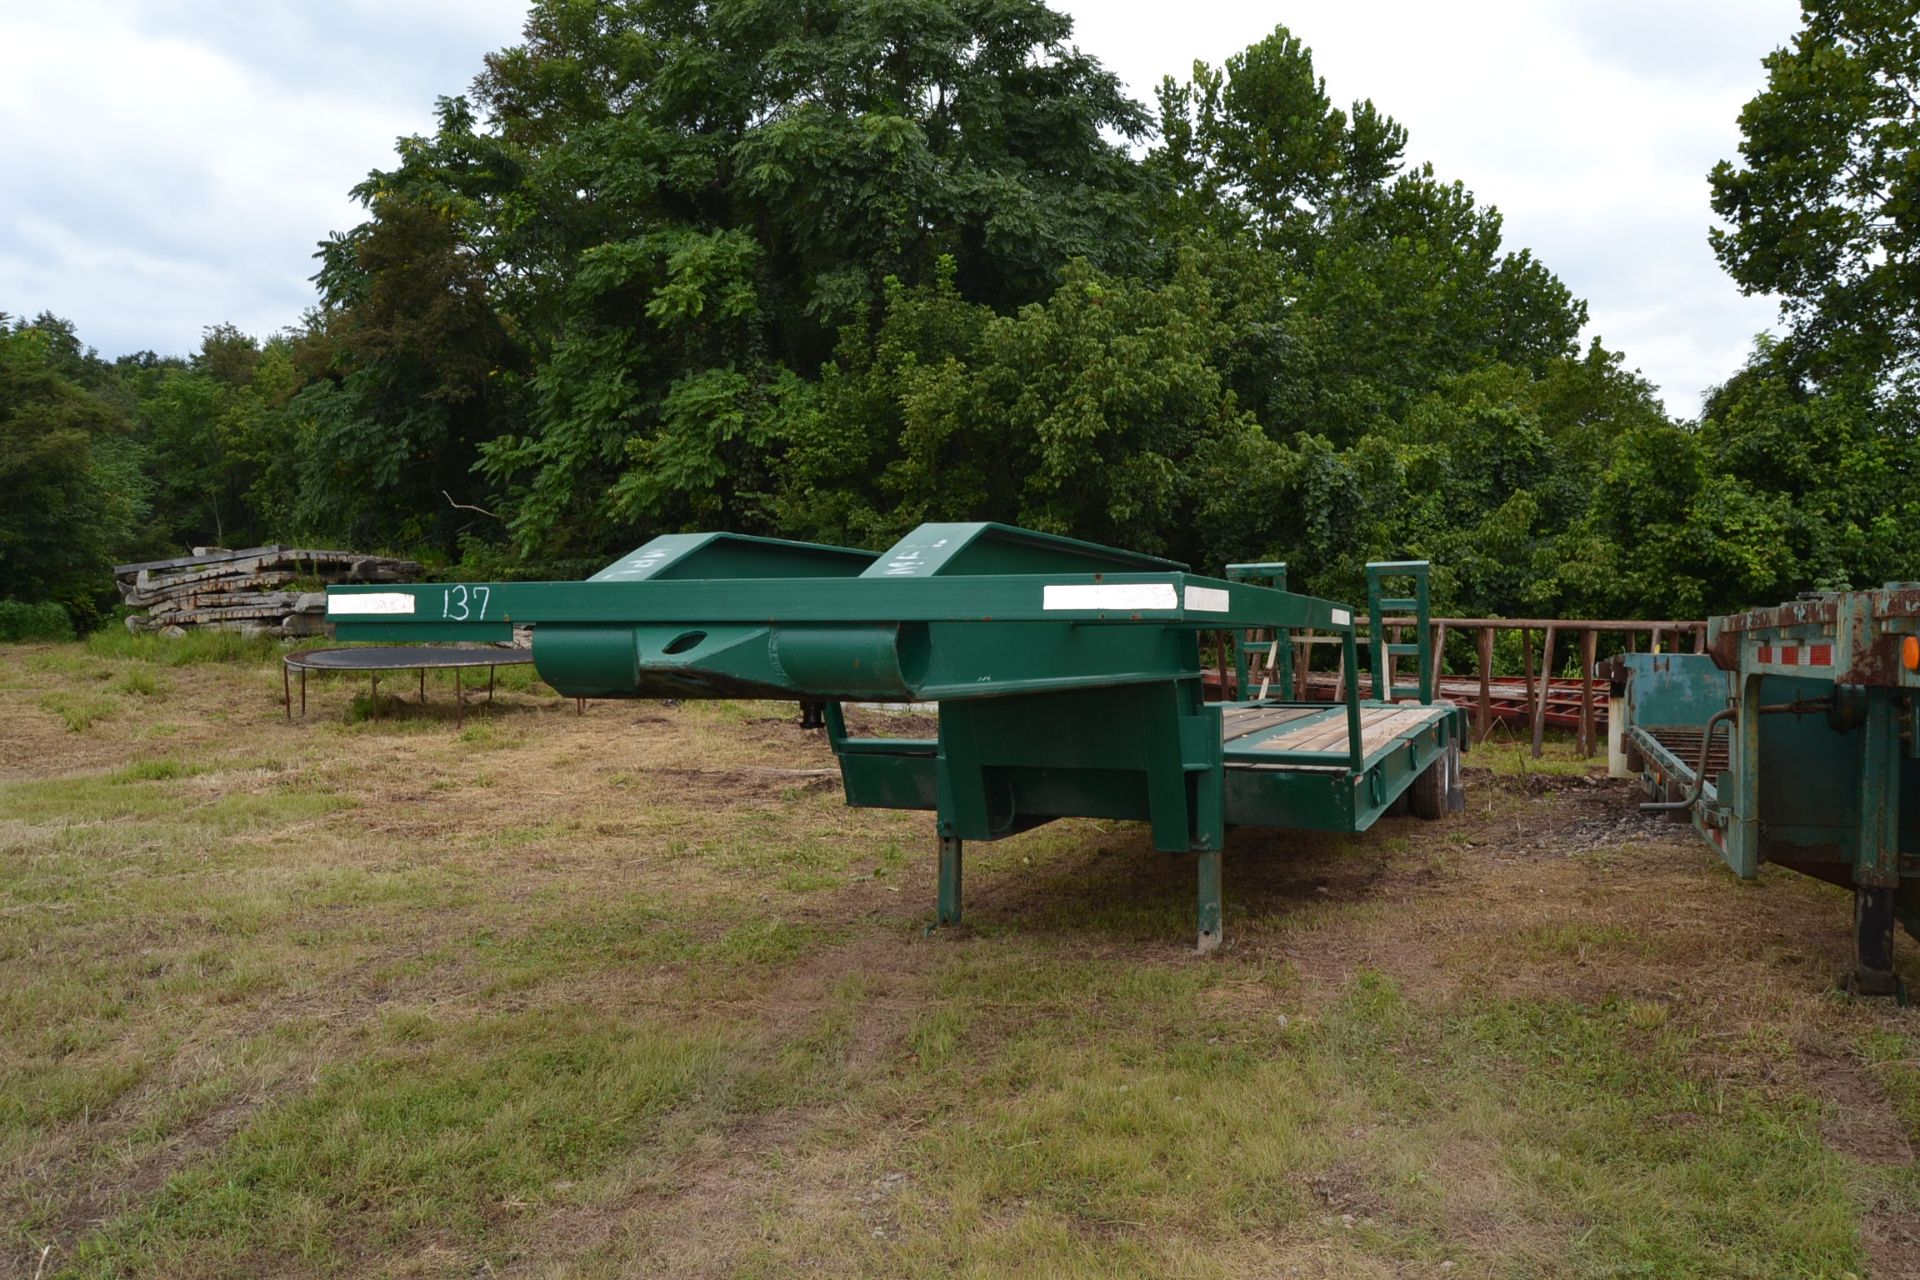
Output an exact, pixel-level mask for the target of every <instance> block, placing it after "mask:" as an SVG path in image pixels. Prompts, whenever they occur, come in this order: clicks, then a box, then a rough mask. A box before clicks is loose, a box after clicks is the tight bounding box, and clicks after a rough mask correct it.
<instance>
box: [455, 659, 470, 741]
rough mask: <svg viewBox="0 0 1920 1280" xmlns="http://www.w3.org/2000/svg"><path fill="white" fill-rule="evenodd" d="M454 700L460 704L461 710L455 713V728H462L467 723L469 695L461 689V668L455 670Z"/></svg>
mask: <svg viewBox="0 0 1920 1280" xmlns="http://www.w3.org/2000/svg"><path fill="white" fill-rule="evenodd" d="M453 700H454V701H455V702H456V703H458V704H459V710H457V711H455V712H454V713H453V727H454V728H456V729H458V728H462V727H464V726H465V725H466V723H467V695H466V691H465V690H464V689H462V688H461V687H460V668H458V667H455V668H454V669H453Z"/></svg>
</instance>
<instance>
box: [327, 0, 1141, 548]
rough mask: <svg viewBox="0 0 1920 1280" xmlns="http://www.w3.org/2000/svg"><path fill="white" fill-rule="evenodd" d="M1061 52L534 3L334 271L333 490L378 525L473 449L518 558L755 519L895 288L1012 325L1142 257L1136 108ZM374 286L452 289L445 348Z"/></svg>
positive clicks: (1029, 1)
mask: <svg viewBox="0 0 1920 1280" xmlns="http://www.w3.org/2000/svg"><path fill="white" fill-rule="evenodd" d="M1070 30H1071V21H1070V19H1068V18H1067V17H1065V16H1064V15H1061V14H1058V13H1055V12H1053V11H1052V10H1050V9H1048V8H1047V7H1046V5H1045V4H1044V3H1041V0H910V2H908V3H898V4H872V3H867V2H866V0H807V3H803V4H798V5H796V4H793V3H790V2H789V0H778V2H776V0H716V2H715V3H712V4H705V5H691V4H687V3H684V2H683V0H618V2H613V3H601V4H583V3H576V2H573V0H547V2H546V3H541V4H538V5H536V6H535V8H534V10H533V12H532V13H531V14H530V16H529V18H528V22H527V28H526V40H525V42H524V43H522V44H521V45H518V46H516V47H514V48H512V49H508V50H506V51H504V52H502V53H500V54H497V55H494V56H493V57H491V58H489V59H488V62H487V68H486V71H485V73H484V74H483V75H482V76H481V77H480V79H479V80H478V82H477V83H476V85H475V106H472V107H470V106H469V105H468V104H467V103H466V102H465V101H462V100H454V101H450V102H447V103H444V104H443V106H442V111H441V120H440V127H439V130H438V131H437V132H436V134H435V135H433V136H432V137H429V138H416V139H410V140H408V141H407V142H406V143H405V144H403V147H402V157H401V158H402V163H401V164H400V166H399V167H398V168H397V169H395V170H393V171H391V172H386V173H376V174H374V175H373V176H372V177H371V178H370V179H369V180H368V181H367V183H365V184H363V185H362V187H361V188H360V189H359V192H358V194H359V195H360V197H361V199H362V200H363V201H365V202H366V204H367V206H368V208H369V211H370V213H371V217H370V219H369V221H368V222H367V223H365V224H363V225H362V226H360V227H359V228H356V229H355V230H354V231H352V232H349V233H347V234H346V235H344V236H342V237H339V238H337V239H336V240H335V241H334V242H333V243H332V244H331V245H330V246H329V247H328V249H327V251H326V259H325V265H324V268H323V271H322V273H321V282H322V285H323V288H324V290H325V294H326V300H327V310H328V314H327V316H326V317H325V319H324V327H325V329H326V331H327V333H328V334H329V336H330V337H331V338H332V340H333V343H334V348H335V350H336V351H338V352H339V353H341V354H340V355H339V357H338V358H337V360H336V364H335V369H334V377H333V381H334V384H335V389H334V390H331V391H316V392H314V393H312V395H310V396H309V397H308V398H307V399H308V404H307V407H308V408H309V409H310V410H311V412H312V423H313V430H314V432H315V435H316V438H317V439H319V440H323V441H330V442H333V443H334V444H335V445H336V446H337V447H335V448H333V449H332V450H331V454H332V456H333V457H334V458H335V459H337V462H336V466H337V468H338V471H339V477H340V480H341V481H342V482H343V483H342V484H341V485H340V486H338V487H339V488H340V489H341V491H342V492H343V493H344V492H347V491H351V490H352V489H355V488H357V490H358V491H359V492H363V493H371V494H378V495H380V497H379V501H380V502H383V503H384V504H385V506H386V508H387V509H389V510H391V509H392V508H393V506H394V505H395V502H396V500H398V501H399V502H402V503H404V502H408V501H412V500H414V498H415V488H416V486H414V485H411V484H408V483H404V482H399V481H396V479H395V477H397V476H400V475H401V474H403V473H404V471H405V466H404V465H403V464H404V462H405V460H406V459H407V458H408V457H419V458H421V459H422V460H424V459H426V458H435V459H441V458H444V459H446V460H448V462H449V463H450V464H451V465H458V464H459V463H460V462H461V461H462V460H463V459H464V457H465V446H466V443H467V442H468V441H469V440H471V441H472V442H473V443H474V446H475V448H476V449H477V450H478V452H479V455H480V457H481V460H482V469H483V473H484V475H485V476H486V478H487V480H488V481H489V482H490V483H491V485H492V486H493V487H494V489H495V490H496V491H498V493H499V495H500V499H501V501H502V502H503V504H504V505H505V507H506V508H507V509H508V510H509V511H510V523H511V527H512V530H513V533H514V536H515V537H516V539H517V540H518V541H519V542H520V543H521V544H522V545H523V546H525V547H528V548H534V547H538V548H541V549H542V550H544V551H546V552H547V553H549V554H552V553H564V552H569V551H584V550H587V549H595V550H598V549H604V548H605V547H607V546H610V545H613V544H615V543H617V542H620V541H624V540H627V539H630V538H632V537H633V536H635V533H636V532H637V527H638V526H639V525H641V524H643V523H644V524H645V525H647V526H648V527H654V528H658V527H677V526H682V525H689V524H710V523H722V524H726V525H728V526H730V527H733V528H742V529H759V528H767V527H769V526H768V521H769V519H770V516H769V513H768V508H767V505H766V504H767V494H768V492H769V489H770V475H771V469H772V468H773V466H774V465H775V463H776V461H777V458H778V454H779V449H780V444H779V442H780V441H781V440H782V439H783V438H784V437H785V435H786V434H787V433H788V432H789V430H791V429H792V425H791V424H792V421H793V420H794V419H795V417H796V415H798V414H800V413H801V412H802V409H803V405H802V402H803V401H804V400H805V399H806V398H807V394H808V393H807V392H806V391H805V389H804V388H803V387H802V385H801V384H802V383H811V382H812V381H813V380H814V379H815V378H816V376H817V373H818V370H819V368H820V366H821V364H822V363H823V362H825V361H826V360H828V359H829V358H830V357H831V356H832V355H833V353H834V351H835V349H836V345H837V342H838V340H839V333H840V330H841V329H842V327H843V326H845V325H846V324H848V323H852V322H855V321H857V320H858V319H859V317H861V316H862V315H874V314H876V308H877V306H878V304H879V303H880V301H881V299H882V297H883V294H884V284H883V282H884V281H885V280H886V279H888V278H897V279H900V280H901V281H903V282H904V283H905V284H906V285H907V286H908V287H913V286H915V285H918V284H921V283H925V282H927V281H929V280H930V279H931V278H932V272H933V270H934V265H935V263H936V262H937V261H939V260H940V259H942V258H943V257H944V258H951V259H952V260H953V262H954V264H955V268H954V282H955V287H956V288H957V289H958V290H959V291H960V293H961V294H962V295H963V296H964V297H966V298H967V299H968V300H969V301H973V302H977V303H981V304H983V305H988V306H992V307H994V308H996V309H1006V308H1010V307H1014V306H1017V305H1020V304H1022V303H1025V302H1028V301H1031V300H1033V299H1035V298H1039V297H1044V296H1046V295H1047V293H1049V292H1050V291H1051V289H1052V288H1053V286H1054V284H1055V282H1056V273H1057V271H1058V270H1059V268H1060V267H1061V266H1062V265H1063V264H1064V263H1065V262H1066V261H1067V260H1068V259H1070V258H1072V257H1075V256H1084V257H1086V258H1088V259H1090V260H1092V261H1094V262H1096V263H1097V264H1099V265H1102V266H1105V267H1125V266H1127V265H1128V264H1129V263H1130V262H1132V261H1134V260H1136V259H1138V258H1140V257H1141V255H1142V254H1143V252H1144V237H1143V233H1144V228H1143V225H1142V222H1141V217H1140V213H1139V205H1138V201H1137V199H1136V197H1135V192H1136V190H1137V188H1138V186H1139V177H1138V167H1137V165H1136V164H1135V163H1134V162H1133V161H1132V159H1131V158H1130V157H1129V156H1128V154H1127V152H1126V150H1125V149H1124V146H1123V145H1122V142H1123V140H1124V139H1126V138H1128V137H1136V136H1139V135H1140V133H1141V132H1142V130H1143V129H1144V128H1145V118H1144V114H1143V113H1142V112H1141V110H1140V109H1139V107H1137V106H1136V105H1135V104H1133V103H1132V102H1131V101H1129V100H1128V99H1127V98H1126V97H1125V95H1124V94H1123V93H1122V92H1121V90H1120V87H1119V85H1118V83H1117V81H1115V80H1114V78H1113V77H1112V76H1111V75H1110V74H1108V73H1107V72H1105V71H1103V70H1102V69H1101V68H1100V67H1099V66H1098V64H1097V63H1095V62H1094V61H1093V60H1092V59H1090V58H1087V57H1086V56H1085V55H1083V54H1081V53H1080V52H1079V51H1078V50H1076V49H1074V48H1073V47H1072V46H1071V45H1070V44H1069V43H1068V42H1067V41H1068V35H1069V33H1070ZM476 107H477V108H478V109H477V110H476ZM383 240H384V241H387V242H390V243H393V244H394V245H395V246H396V250H397V252H396V253H395V255H394V256H393V257H391V258H390V259H389V261H387V262H386V263H384V264H382V263H380V262H376V261H371V260H369V256H368V255H369V254H370V253H372V252H373V251H374V249H375V248H376V247H377V246H379V245H380V244H381V243H382V241H383ZM399 246H407V247H406V248H404V249H400V248H399ZM389 277H390V278H391V280H392V283H391V284H389V285H387V286H385V287H386V288H387V290H388V292H389V293H397V292H399V291H400V289H401V288H402V287H403V282H408V281H412V282H415V283H416V287H418V288H420V289H422V290H424V291H425V292H426V293H427V294H428V295H430V296H432V297H434V298H437V299H440V300H442V301H447V302H452V301H454V300H458V302H459V303H460V306H459V307H458V308H456V309H458V310H460V312H461V323H460V324H459V325H458V326H457V329H458V332H457V333H450V332H446V331H444V330H443V331H439V332H433V331H432V330H433V326H432V325H431V324H430V323H429V322H428V320H429V316H428V309H427V308H423V307H414V308H411V309H410V310H409V311H407V312H406V313H405V314H394V313H392V311H391V310H390V309H382V308H381V307H379V306H378V303H377V294H378V292H379V290H380V288H381V287H382V286H381V285H380V283H379V282H381V281H382V280H383V279H388V278H389ZM468 303H470V304H472V306H473V308H474V311H473V313H472V314H471V315H469V314H467V313H466V311H465V310H464V308H465V305H466V304H468ZM489 323H491V325H492V327H493V330H494V331H495V332H489ZM416 334H417V335H418V340H417V341H416V339H415V337H414V336H413V335H416ZM496 337H498V338H500V339H502V341H495V338H496ZM416 350H417V351H419V352H432V353H434V355H435V356H436V363H434V364H432V365H429V364H428V363H427V362H425V361H424V360H423V359H421V358H419V357H417V356H416V355H415V354H414V352H415V351H416ZM449 351H451V352H452V353H453V354H455V355H456V356H457V357H458V359H457V360H456V361H455V366H454V367H455V369H456V370H458V371H459V373H460V378H459V381H458V383H457V384H451V383H450V382H449V378H448V375H447V374H446V373H445V372H444V365H443V363H442V362H443V361H444V359H445V356H446V355H447V354H448V352H449ZM469 356H472V357H481V358H479V359H477V360H474V361H472V362H471V363H469V362H468V360H467V357H469ZM428 370H431V372H432V376H431V377H430V378H427V377H423V374H424V373H425V372H426V371H428ZM456 405H457V406H458V410H457V414H458V416H460V417H462V418H463V419H464V417H465V416H466V414H467V412H468V411H469V410H471V411H472V412H473V413H475V414H477V415H478V418H479V421H480V423H481V425H482V426H483V428H484V430H479V431H470V430H468V429H467V428H466V427H465V426H464V425H454V424H452V423H450V422H449V421H448V419H449V418H450V416H453V415H456ZM438 438H445V439H446V440H447V441H448V442H449V444H450V445H451V446H452V447H446V448H434V447H427V448H424V449H423V448H422V447H421V442H427V441H433V440H435V439H438ZM396 484H397V485H398V492H396Z"/></svg>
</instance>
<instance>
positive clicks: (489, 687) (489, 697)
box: [487, 667, 499, 706]
mask: <svg viewBox="0 0 1920 1280" xmlns="http://www.w3.org/2000/svg"><path fill="white" fill-rule="evenodd" d="M498 670H499V668H498V667H488V668H487V705H488V706H492V705H493V674H494V672H496V671H498Z"/></svg>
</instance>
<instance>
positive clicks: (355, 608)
mask: <svg viewBox="0 0 1920 1280" xmlns="http://www.w3.org/2000/svg"><path fill="white" fill-rule="evenodd" d="M412 612H413V597H412V596H410V595H408V594H406V593H405V592H404V591H369V592H366V593H364V594H361V595H351V596H337V595H334V594H333V593H332V592H331V591H329V592H328V593H327V616H328V617H329V618H339V617H350V616H352V615H354V614H369V613H379V614H394V613H412Z"/></svg>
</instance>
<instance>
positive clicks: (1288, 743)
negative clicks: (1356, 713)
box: [1248, 707, 1435, 756]
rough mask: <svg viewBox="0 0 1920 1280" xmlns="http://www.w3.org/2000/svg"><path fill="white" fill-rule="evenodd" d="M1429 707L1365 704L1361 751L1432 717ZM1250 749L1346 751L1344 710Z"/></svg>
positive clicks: (1367, 753)
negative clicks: (1372, 705)
mask: <svg viewBox="0 0 1920 1280" xmlns="http://www.w3.org/2000/svg"><path fill="white" fill-rule="evenodd" d="M1434 714H1435V708H1432V707H1366V708H1363V709H1362V710H1361V712H1360V754H1361V755H1362V756H1370V755H1372V754H1373V753H1374V752H1376V751H1378V750H1380V749H1381V748H1382V747H1384V746H1386V745H1387V744H1388V743H1390V742H1392V741H1393V740H1394V739H1395V738H1397V737H1399V736H1400V735H1401V734H1403V733H1406V732H1407V731H1408V730H1411V729H1417V728H1419V727H1420V726H1421V725H1423V724H1426V723H1428V722H1429V721H1431V720H1432V719H1433V718H1434ZM1248 750H1252V751H1328V752H1338V753H1341V754H1345V753H1346V750H1347V717H1346V714H1345V712H1344V710H1341V711H1338V712H1337V714H1335V715H1333V716H1331V717H1330V718H1328V719H1326V720H1321V721H1315V722H1314V723H1312V724H1307V725H1302V726H1300V727H1299V728H1298V729H1289V730H1286V731H1284V732H1282V733H1276V734H1274V735H1273V736H1272V737H1270V738H1267V739H1265V740H1263V741H1261V742H1256V743H1253V744H1252V745H1251V746H1250V747H1249V748H1248Z"/></svg>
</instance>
